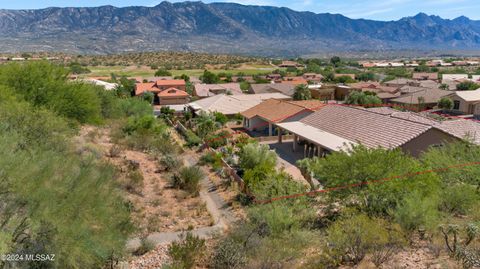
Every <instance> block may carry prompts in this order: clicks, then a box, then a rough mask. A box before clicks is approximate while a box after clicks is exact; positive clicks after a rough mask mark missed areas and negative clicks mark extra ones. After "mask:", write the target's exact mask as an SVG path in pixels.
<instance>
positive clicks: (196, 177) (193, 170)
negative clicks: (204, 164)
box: [171, 166, 205, 196]
mask: <svg viewBox="0 0 480 269" xmlns="http://www.w3.org/2000/svg"><path fill="white" fill-rule="evenodd" d="M204 176H205V174H204V173H203V171H202V170H201V169H200V168H199V167H198V166H189V167H182V168H180V170H179V171H178V172H177V173H175V174H174V175H172V180H171V184H172V186H173V187H174V188H178V189H182V190H184V191H186V192H188V193H189V194H191V195H195V196H196V195H198V191H199V189H200V186H199V184H200V181H201V180H202V178H203V177H204Z"/></svg>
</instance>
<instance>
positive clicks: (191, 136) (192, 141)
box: [185, 130, 202, 147]
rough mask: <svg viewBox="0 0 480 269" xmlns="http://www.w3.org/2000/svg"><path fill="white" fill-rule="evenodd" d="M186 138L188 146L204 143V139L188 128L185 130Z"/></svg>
mask: <svg viewBox="0 0 480 269" xmlns="http://www.w3.org/2000/svg"><path fill="white" fill-rule="evenodd" d="M185 140H186V141H187V143H186V146H187V147H194V146H198V145H200V144H201V143H202V139H201V138H200V137H198V136H197V135H196V134H195V133H194V132H192V131H191V130H187V131H186V132H185Z"/></svg>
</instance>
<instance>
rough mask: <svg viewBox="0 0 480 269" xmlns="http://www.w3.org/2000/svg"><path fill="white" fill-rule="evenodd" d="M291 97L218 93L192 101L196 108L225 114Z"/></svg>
mask: <svg viewBox="0 0 480 269" xmlns="http://www.w3.org/2000/svg"><path fill="white" fill-rule="evenodd" d="M272 98H274V99H290V98H291V97H289V96H286V95H284V94H281V93H264V94H241V95H226V94H218V95H215V96H212V97H207V98H204V99H201V100H198V101H195V102H192V103H190V106H191V107H192V108H194V109H199V110H203V111H209V112H214V111H217V112H221V113H223V114H225V115H235V114H237V113H241V112H243V111H245V110H247V109H249V108H251V107H254V106H256V105H258V104H260V103H261V102H262V101H264V100H268V99H272Z"/></svg>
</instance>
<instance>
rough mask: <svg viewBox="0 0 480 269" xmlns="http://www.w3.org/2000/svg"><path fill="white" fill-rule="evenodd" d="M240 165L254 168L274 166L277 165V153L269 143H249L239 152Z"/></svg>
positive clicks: (244, 167) (245, 167)
mask: <svg viewBox="0 0 480 269" xmlns="http://www.w3.org/2000/svg"><path fill="white" fill-rule="evenodd" d="M239 159H240V167H241V168H243V169H245V170H246V169H253V168H255V167H257V166H265V167H269V168H274V167H275V166H276V165H277V154H275V152H274V151H272V150H270V148H269V146H268V145H260V144H255V143H252V144H247V145H245V146H243V147H242V149H241V150H240V152H239Z"/></svg>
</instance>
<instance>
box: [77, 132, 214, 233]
mask: <svg viewBox="0 0 480 269" xmlns="http://www.w3.org/2000/svg"><path fill="white" fill-rule="evenodd" d="M82 140H83V142H84V143H85V142H86V143H88V144H90V145H91V144H93V145H94V146H95V147H97V150H100V151H101V152H102V153H103V154H102V155H103V158H104V159H105V160H106V161H107V162H110V163H111V164H113V165H115V166H116V167H117V168H118V170H119V171H120V173H119V178H118V180H119V182H122V181H125V178H126V177H127V174H128V172H129V171H130V170H131V168H130V167H129V164H130V163H132V162H134V163H137V164H138V171H140V172H141V174H142V175H143V186H141V188H140V189H139V190H136V191H125V197H126V199H127V200H128V201H130V202H131V203H132V205H133V213H132V220H133V222H134V224H135V226H136V228H137V231H138V235H139V236H143V235H146V234H149V233H152V232H173V231H182V230H189V229H194V228H198V227H204V226H210V225H212V224H213V220H212V218H211V216H210V214H209V213H208V211H207V209H206V206H205V203H204V202H203V201H202V200H201V199H200V198H199V197H191V196H189V195H188V194H187V193H185V192H184V191H182V190H177V189H172V188H170V186H169V178H170V176H171V175H170V174H169V173H165V172H161V171H159V170H158V168H159V166H158V164H157V161H156V160H155V158H153V157H152V156H150V155H148V154H147V153H144V152H139V151H134V150H128V149H123V150H122V151H121V152H120V153H119V154H118V156H115V157H110V156H109V151H110V148H112V147H113V146H114V144H113V143H112V142H111V140H110V137H109V129H108V128H97V127H91V126H86V127H83V128H82V130H81V132H80V137H79V139H78V141H79V142H81V141H82ZM81 144H82V143H79V145H81Z"/></svg>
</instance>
